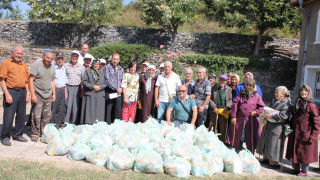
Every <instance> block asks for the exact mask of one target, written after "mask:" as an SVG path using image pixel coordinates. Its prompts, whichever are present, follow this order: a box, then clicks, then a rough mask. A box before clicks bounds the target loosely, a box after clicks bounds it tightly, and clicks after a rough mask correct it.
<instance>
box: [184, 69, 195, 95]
mask: <svg viewBox="0 0 320 180" xmlns="http://www.w3.org/2000/svg"><path fill="white" fill-rule="evenodd" d="M184 74H185V76H186V79H185V80H183V81H181V84H182V85H186V86H187V87H188V95H191V94H194V85H195V82H194V80H193V79H192V77H193V71H192V69H191V68H186V69H185V70H184Z"/></svg>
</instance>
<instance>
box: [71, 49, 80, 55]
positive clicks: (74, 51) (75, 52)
mask: <svg viewBox="0 0 320 180" xmlns="http://www.w3.org/2000/svg"><path fill="white" fill-rule="evenodd" d="M71 54H77V55H78V56H80V53H79V51H77V50H73V51H72V52H71Z"/></svg>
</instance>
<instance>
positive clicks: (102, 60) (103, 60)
mask: <svg viewBox="0 0 320 180" xmlns="http://www.w3.org/2000/svg"><path fill="white" fill-rule="evenodd" d="M99 60H100V63H105V64H107V61H106V60H105V59H99Z"/></svg>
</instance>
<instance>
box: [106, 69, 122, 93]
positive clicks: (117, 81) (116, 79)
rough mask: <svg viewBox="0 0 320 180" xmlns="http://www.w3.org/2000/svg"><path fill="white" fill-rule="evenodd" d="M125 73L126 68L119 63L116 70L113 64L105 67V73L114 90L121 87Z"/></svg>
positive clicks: (109, 85) (110, 86)
mask: <svg viewBox="0 0 320 180" xmlns="http://www.w3.org/2000/svg"><path fill="white" fill-rule="evenodd" d="M123 74H124V69H123V68H122V67H121V66H120V65H118V71H116V69H115V68H114V65H113V64H108V65H106V67H105V68H104V75H105V77H106V82H107V84H108V87H109V88H110V89H112V90H114V91H117V90H118V89H119V88H120V86H121V82H122V77H123Z"/></svg>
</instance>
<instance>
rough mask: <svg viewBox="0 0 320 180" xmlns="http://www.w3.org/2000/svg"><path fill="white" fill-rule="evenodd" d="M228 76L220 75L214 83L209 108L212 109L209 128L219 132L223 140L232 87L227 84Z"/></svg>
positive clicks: (223, 140) (225, 133) (226, 126)
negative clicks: (216, 82)
mask: <svg viewBox="0 0 320 180" xmlns="http://www.w3.org/2000/svg"><path fill="white" fill-rule="evenodd" d="M227 82H228V76H226V75H221V76H220V78H219V84H215V85H214V86H213V87H212V91H211V100H210V102H209V106H210V109H213V116H212V117H211V119H208V121H209V130H211V129H212V128H213V129H214V132H215V133H218V132H219V133H220V134H221V135H220V136H219V139H220V140H221V141H222V142H225V140H226V135H227V129H228V118H229V113H230V110H231V106H232V89H231V88H230V87H229V86H228V85H227ZM208 113H209V112H208Z"/></svg>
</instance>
